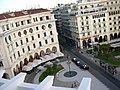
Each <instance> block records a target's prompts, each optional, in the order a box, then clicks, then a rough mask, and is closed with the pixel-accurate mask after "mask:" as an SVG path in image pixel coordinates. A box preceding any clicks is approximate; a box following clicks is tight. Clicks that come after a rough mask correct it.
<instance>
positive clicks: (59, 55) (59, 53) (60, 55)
mask: <svg viewBox="0 0 120 90" xmlns="http://www.w3.org/2000/svg"><path fill="white" fill-rule="evenodd" d="M55 54H56V55H57V57H63V56H64V54H63V53H61V52H56V53H55Z"/></svg>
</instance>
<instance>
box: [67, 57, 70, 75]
mask: <svg viewBox="0 0 120 90" xmlns="http://www.w3.org/2000/svg"><path fill="white" fill-rule="evenodd" d="M67 59H68V61H67V65H68V68H69V74H70V75H71V71H70V64H71V62H70V56H67Z"/></svg>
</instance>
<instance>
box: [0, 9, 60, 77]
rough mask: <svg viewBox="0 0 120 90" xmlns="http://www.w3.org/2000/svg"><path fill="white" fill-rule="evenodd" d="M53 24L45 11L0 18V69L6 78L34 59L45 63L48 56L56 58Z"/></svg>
mask: <svg viewBox="0 0 120 90" xmlns="http://www.w3.org/2000/svg"><path fill="white" fill-rule="evenodd" d="M55 21H56V19H54V15H53V14H51V13H50V11H49V10H47V9H30V10H23V11H18V12H8V13H3V14H0V67H1V68H3V69H5V71H6V73H7V74H8V75H9V77H13V76H14V75H16V74H17V73H19V72H20V71H21V70H22V69H23V67H24V66H25V65H27V64H28V63H29V62H33V61H34V59H39V60H41V61H42V62H45V61H49V59H48V58H47V57H48V56H50V54H51V53H52V56H55V54H56V53H57V52H58V54H59V52H60V50H59V43H58V37H57V36H58V33H57V31H56V25H55ZM58 54H56V55H58ZM45 55H46V57H45ZM47 55H48V56H47ZM52 56H51V57H52ZM53 58H54V57H53ZM42 59H44V60H45V59H47V60H45V61H44V60H42Z"/></svg>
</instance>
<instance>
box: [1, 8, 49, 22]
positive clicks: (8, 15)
mask: <svg viewBox="0 0 120 90" xmlns="http://www.w3.org/2000/svg"><path fill="white" fill-rule="evenodd" d="M47 11H50V10H47V9H42V8H40V9H29V10H23V11H17V12H8V13H3V14H0V20H3V19H7V18H14V17H19V16H24V15H29V14H36V13H42V12H47Z"/></svg>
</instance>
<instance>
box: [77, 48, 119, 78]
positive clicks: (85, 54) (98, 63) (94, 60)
mask: <svg viewBox="0 0 120 90" xmlns="http://www.w3.org/2000/svg"><path fill="white" fill-rule="evenodd" d="M78 52H79V53H80V54H81V52H83V53H82V55H83V56H85V57H86V58H88V59H89V60H91V61H93V62H94V63H95V64H96V65H98V66H100V61H101V60H100V59H98V58H95V57H94V56H93V55H91V54H88V53H86V50H84V49H82V50H79V51H78ZM105 65H108V63H105ZM100 67H102V66H100ZM103 69H104V70H105V68H103ZM116 70H117V73H115V74H114V76H115V77H116V75H120V67H118V68H116ZM106 71H107V72H109V71H108V68H107V69H106ZM109 73H110V72H109ZM110 74H112V73H110ZM112 75H113V74H112ZM119 77H120V76H119ZM119 79H120V78H119Z"/></svg>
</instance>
